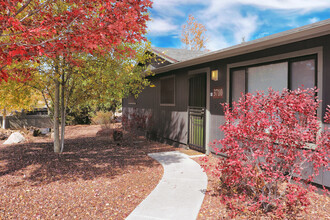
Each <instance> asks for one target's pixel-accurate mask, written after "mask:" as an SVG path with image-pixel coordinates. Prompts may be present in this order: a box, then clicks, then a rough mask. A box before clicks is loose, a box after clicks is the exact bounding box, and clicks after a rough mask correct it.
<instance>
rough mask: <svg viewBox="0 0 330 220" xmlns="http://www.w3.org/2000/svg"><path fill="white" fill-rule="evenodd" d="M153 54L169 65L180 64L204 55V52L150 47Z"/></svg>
mask: <svg viewBox="0 0 330 220" xmlns="http://www.w3.org/2000/svg"><path fill="white" fill-rule="evenodd" d="M151 49H152V51H153V53H155V54H156V55H158V56H160V57H162V58H164V59H165V60H167V61H169V62H171V63H177V62H182V61H185V60H190V59H192V58H195V57H198V56H201V55H204V54H206V53H207V52H205V51H194V50H187V49H176V48H161V47H152V48H151Z"/></svg>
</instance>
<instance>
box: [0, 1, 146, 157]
mask: <svg viewBox="0 0 330 220" xmlns="http://www.w3.org/2000/svg"><path fill="white" fill-rule="evenodd" d="M0 6H1V12H0V28H1V29H0V71H1V72H0V81H1V80H2V79H4V80H8V78H10V79H18V80H24V79H27V78H28V77H29V74H30V73H29V72H28V71H24V70H18V69H17V70H16V69H13V68H7V67H8V66H11V65H12V63H13V62H20V61H22V60H33V59H38V57H40V56H42V55H44V56H47V57H49V58H51V59H52V60H53V63H54V64H55V65H54V68H53V70H54V71H53V72H52V73H51V75H52V77H51V78H52V79H53V84H54V87H55V89H54V91H55V95H54V96H55V99H54V151H55V152H60V151H61V150H60V141H59V118H60V117H59V115H60V107H59V106H60V105H61V106H62V108H61V111H62V112H61V115H62V135H61V137H62V140H63V138H64V124H63V123H65V114H64V111H65V106H64V101H63V100H64V96H65V94H64V92H65V82H66V81H67V80H66V79H65V75H68V74H64V73H63V72H61V66H60V64H61V62H60V60H65V62H66V63H70V64H72V65H79V62H77V60H75V55H76V54H97V56H100V55H102V54H105V53H108V54H117V55H118V56H120V55H121V54H125V56H128V57H129V56H133V55H134V54H135V51H134V49H132V48H133V47H131V45H133V44H136V43H139V42H142V41H144V40H145V37H144V34H145V33H146V22H147V21H148V19H149V17H148V14H147V10H148V8H149V7H151V2H150V1H149V0H106V1H105V0H94V1H89V0H65V1H63V0H44V1H40V0H12V1H1V2H0ZM9 69H10V71H9ZM70 74H71V73H69V75H70ZM60 90H61V91H60ZM60 100H62V101H60ZM63 143H64V142H63ZM62 145H63V144H62ZM62 150H63V146H62Z"/></svg>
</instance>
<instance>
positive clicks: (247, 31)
mask: <svg viewBox="0 0 330 220" xmlns="http://www.w3.org/2000/svg"><path fill="white" fill-rule="evenodd" d="M153 2H154V3H153V8H152V9H151V10H150V15H151V18H152V20H151V21H150V22H149V23H148V29H149V32H148V35H147V38H148V39H149V40H150V41H151V44H152V46H156V47H173V48H183V45H182V43H181V41H180V36H181V27H182V25H183V24H185V23H186V20H187V18H188V15H189V14H192V15H193V16H194V17H195V18H196V19H197V21H198V22H199V23H202V24H204V25H205V27H206V29H207V32H206V35H207V37H208V39H209V40H208V42H207V48H208V49H210V50H219V49H222V48H226V47H229V46H232V45H236V44H239V43H241V42H242V38H243V37H244V39H245V41H250V40H254V39H257V38H261V37H264V36H267V35H271V34H275V33H278V32H281V31H285V30H289V29H292V28H296V27H300V26H303V25H307V24H310V23H314V22H317V21H321V20H325V19H328V18H330V0H153Z"/></svg>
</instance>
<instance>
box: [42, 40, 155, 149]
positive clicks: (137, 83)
mask: <svg viewBox="0 0 330 220" xmlns="http://www.w3.org/2000/svg"><path fill="white" fill-rule="evenodd" d="M148 46H149V44H143V45H141V44H134V45H125V48H127V47H129V48H131V50H134V51H136V53H135V54H134V56H132V55H131V56H128V54H123V53H122V52H121V53H119V52H117V51H113V52H111V53H110V52H109V53H107V54H97V53H94V54H93V55H92V54H85V53H81V54H77V53H76V54H71V55H70V57H64V56H58V57H56V58H55V59H54V58H47V57H44V58H43V59H42V60H43V64H42V65H40V67H39V71H40V74H41V76H40V77H41V78H42V82H43V83H41V84H40V85H41V87H39V90H40V91H41V92H42V93H43V95H44V97H45V98H46V97H49V98H50V99H51V100H50V101H51V103H53V106H52V108H51V110H52V113H53V115H54V137H55V138H56V136H58V140H55V142H57V141H58V142H57V143H54V147H55V152H62V151H63V149H64V134H65V118H66V112H67V111H66V110H67V109H70V110H71V111H75V110H79V109H80V108H81V106H92V107H93V108H94V109H95V108H96V107H97V106H99V105H100V104H102V105H105V106H107V105H108V106H111V105H112V104H114V103H116V102H118V101H119V100H121V99H122V98H123V97H125V96H126V95H127V94H129V93H135V94H136V93H138V92H140V91H141V90H142V88H143V87H144V86H146V85H148V81H147V80H146V79H145V75H146V74H147V73H146V72H145V71H144V69H143V68H142V67H140V66H139V65H137V64H141V63H144V62H145V60H146V59H148V58H149V56H150V55H148V54H147V53H145V51H146V47H148ZM123 48H124V47H123ZM59 113H61V115H60V116H59ZM56 115H58V116H56ZM60 122H61V123H60ZM60 124H61V135H59V133H57V132H56V131H57V130H59V129H58V128H59V126H60ZM57 126H58V127H57ZM59 136H60V137H61V138H59Z"/></svg>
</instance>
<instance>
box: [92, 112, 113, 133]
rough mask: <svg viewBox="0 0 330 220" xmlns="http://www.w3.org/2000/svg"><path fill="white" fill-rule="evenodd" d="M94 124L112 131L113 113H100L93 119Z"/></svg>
mask: <svg viewBox="0 0 330 220" xmlns="http://www.w3.org/2000/svg"><path fill="white" fill-rule="evenodd" d="M92 122H93V123H94V124H97V125H102V126H103V127H104V128H106V129H110V128H111V123H112V112H104V111H98V112H96V113H95V116H94V117H93V118H92Z"/></svg>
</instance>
